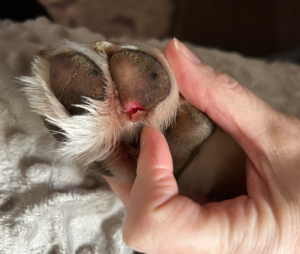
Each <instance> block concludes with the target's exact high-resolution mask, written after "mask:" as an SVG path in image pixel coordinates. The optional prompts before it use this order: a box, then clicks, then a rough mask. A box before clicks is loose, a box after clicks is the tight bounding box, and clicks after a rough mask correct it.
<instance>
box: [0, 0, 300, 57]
mask: <svg viewBox="0 0 300 254" xmlns="http://www.w3.org/2000/svg"><path fill="white" fill-rule="evenodd" d="M42 1H43V0H41V2H42ZM58 1H60V2H62V3H63V4H65V5H68V4H74V2H76V1H71V0H58ZM169 1H170V5H172V6H173V9H172V13H171V14H172V15H171V17H172V18H171V20H170V21H169V22H170V24H169V29H168V31H166V33H165V34H164V37H166V36H168V37H173V36H176V37H177V38H179V39H180V40H184V41H189V42H192V43H194V44H198V45H202V46H206V47H213V48H219V49H222V50H226V51H236V52H239V53H241V54H243V55H246V56H254V57H267V58H269V59H272V56H274V58H275V59H276V58H278V57H279V58H281V59H290V60H293V61H295V62H297V61H299V62H300V1H297V0H294V1H292V0H252V1H241V0H227V1H219V0H206V1H199V0H169ZM77 2H78V1H77ZM153 4H159V1H157V2H155V1H154V3H153ZM1 5H2V6H1V8H0V19H6V18H9V19H12V20H15V21H20V22H22V21H25V20H27V19H33V18H36V17H38V16H47V17H48V18H49V19H52V20H55V18H54V19H53V17H52V16H51V12H50V14H48V13H49V11H47V10H46V8H47V6H46V8H44V7H43V6H42V5H41V4H40V3H39V2H38V1H37V0H19V1H18V0H10V1H6V2H5V3H3V2H2V3H1ZM64 8H65V7H64ZM78 26H80V24H79V25H78ZM97 32H102V33H104V34H105V32H103V31H101V29H99V30H98V31H97ZM115 35H116V36H121V35H122V34H115ZM125 35H126V34H125ZM136 37H138V34H137V35H136ZM149 37H151V35H149ZM283 52H284V54H282V53H283Z"/></svg>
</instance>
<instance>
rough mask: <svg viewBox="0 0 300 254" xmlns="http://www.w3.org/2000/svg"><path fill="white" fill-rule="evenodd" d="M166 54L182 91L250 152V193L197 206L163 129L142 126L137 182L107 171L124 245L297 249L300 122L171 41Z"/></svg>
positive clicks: (162, 251) (158, 249)
mask: <svg viewBox="0 0 300 254" xmlns="http://www.w3.org/2000/svg"><path fill="white" fill-rule="evenodd" d="M165 56H166V58H167V60H168V62H169V64H170V66H171V68H172V70H173V71H174V73H175V76H176V79H177V82H178V86H179V90H180V92H181V94H182V95H183V96H184V97H185V98H186V100H187V101H189V102H190V103H191V104H192V105H194V106H195V107H196V108H198V109H199V110H200V111H202V112H204V113H206V114H207V115H208V116H209V117H210V118H211V119H212V120H213V121H214V122H215V123H216V124H217V125H219V126H220V127H221V128H223V129H224V130H225V131H226V132H227V133H229V134H230V135H231V136H232V137H233V138H234V139H235V140H236V141H237V142H238V143H239V145H240V146H241V147H242V148H243V149H244V151H245V152H246V153H247V155H248V159H247V164H246V169H245V170H246V173H247V191H248V196H239V197H237V198H234V199H231V200H226V201H223V202H215V203H208V204H205V205H200V204H198V203H195V202H194V201H192V200H190V199H188V198H186V197H183V196H180V195H178V187H177V184H176V180H175V178H174V176H173V166H172V157H171V154H170V151H169V148H168V144H167V143H166V140H165V138H164V136H163V135H162V133H160V132H158V131H157V130H154V129H152V128H150V127H145V128H144V129H143V131H142V134H141V141H140V142H141V150H140V156H139V159H138V166H137V177H136V179H135V181H134V183H132V184H129V183H121V182H117V181H116V180H114V179H113V178H109V177H106V179H107V181H108V183H109V184H110V186H111V187H112V189H113V190H114V191H115V192H116V193H117V195H118V196H119V197H120V199H121V200H122V202H123V203H124V206H125V208H126V210H127V218H126V220H125V223H124V227H123V238H124V241H125V243H126V244H127V245H128V246H129V247H131V248H132V249H135V250H137V251H140V252H144V253H147V254H152V253H157V254H168V253H170V254H171V253H172V254H174V253H224V254H225V253H228V254H229V253H239V254H240V253H243V254H246V253H249V254H250V253H251V254H253V253H256V254H260V253H270V254H277V253H284V254H286V253H290V254H293V253H299V252H300V121H299V120H298V119H296V118H294V117H292V116H289V115H285V114H281V113H279V112H277V111H275V110H273V109H272V108H271V107H270V106H268V105H267V104H266V103H265V102H263V101H262V100H260V99H259V98H258V97H257V96H256V95H254V94H252V93H251V92H250V91H249V90H247V89H246V88H245V87H243V86H241V85H239V84H238V83H237V82H236V81H235V80H233V79H232V78H230V77H229V76H227V75H226V74H222V73H219V72H217V71H215V70H213V69H212V68H211V67H210V66H207V65H206V64H203V63H201V62H200V60H199V59H198V58H196V56H195V55H193V53H192V52H190V51H189V50H188V49H187V48H186V47H185V46H184V45H183V44H182V43H181V42H179V41H177V40H176V39H174V40H171V41H170V42H169V43H168V45H167V47H166V50H165Z"/></svg>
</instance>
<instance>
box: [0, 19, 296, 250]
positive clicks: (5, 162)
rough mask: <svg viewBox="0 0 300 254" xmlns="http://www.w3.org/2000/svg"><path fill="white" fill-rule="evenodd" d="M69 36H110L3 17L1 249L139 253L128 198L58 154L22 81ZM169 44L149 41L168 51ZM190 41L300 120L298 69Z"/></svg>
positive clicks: (203, 55)
mask: <svg viewBox="0 0 300 254" xmlns="http://www.w3.org/2000/svg"><path fill="white" fill-rule="evenodd" d="M64 38H66V39H68V40H71V41H75V42H79V43H85V42H92V41H97V40H102V39H105V38H104V37H103V36H101V35H99V34H93V33H91V32H90V31H88V30H87V29H84V28H79V29H75V30H71V29H66V28H64V27H62V26H59V25H56V24H52V23H50V22H49V21H48V20H47V19H45V18H39V19H37V20H34V21H33V20H30V21H27V22H25V23H23V24H18V23H13V22H11V21H8V20H5V21H0V252H1V253H10V254H11V253H19V254H23V253H24V254H25V253H77V254H80V253H101V254H104V253H118V254H121V253H132V250H130V249H129V248H127V247H126V245H125V244H124V242H123V240H122V223H123V221H124V218H125V216H126V212H125V210H124V208H123V206H122V204H121V202H120V201H119V200H118V198H117V197H116V196H115V195H114V193H113V192H112V191H111V190H110V188H109V187H108V186H107V184H106V183H105V182H104V180H103V179H102V178H101V176H100V175H99V173H98V172H95V171H92V170H82V169H80V168H78V166H76V165H75V164H72V163H67V162H65V161H64V160H63V158H60V157H59V156H58V155H57V154H56V152H55V148H56V147H57V145H58V144H57V141H56V140H55V139H54V138H53V137H52V135H51V134H50V133H49V132H48V130H47V129H46V128H45V127H44V125H43V123H42V120H41V118H40V117H39V116H38V115H36V114H34V113H32V112H31V110H30V108H29V106H28V103H27V100H26V98H25V96H24V94H23V93H22V92H21V91H20V89H21V85H20V84H19V83H18V82H17V79H16V77H19V76H22V75H29V74H30V63H31V61H32V60H33V57H34V55H35V53H36V51H37V50H40V49H47V48H49V47H51V46H53V45H55V44H57V43H58V42H59V41H61V40H62V39H64ZM119 40H120V41H122V40H124V39H119ZM166 42H167V40H166V41H156V40H151V41H149V43H151V44H153V45H156V46H159V47H162V48H163V47H164V46H165V44H166ZM188 46H189V47H190V48H191V49H192V50H193V51H194V52H195V53H196V54H197V55H198V56H199V58H200V59H201V61H203V62H205V63H207V64H209V65H211V66H213V67H214V68H216V69H217V70H219V71H221V72H225V73H227V74H229V75H231V76H232V77H234V78H235V79H236V80H237V81H238V82H240V83H241V84H243V85H245V86H247V87H248V88H249V89H250V90H251V91H253V92H254V93H256V94H258V95H259V96H260V97H261V98H262V99H264V100H265V101H267V102H268V103H269V104H270V105H271V106H272V107H274V108H275V109H277V110H279V111H281V112H285V113H289V114H293V115H294V116H296V117H298V118H300V107H299V101H300V89H299V88H300V67H299V66H297V65H293V64H289V63H272V64H268V63H266V62H264V61H260V60H255V59H247V58H244V57H242V56H240V55H238V54H232V53H231V54H229V53H224V52H220V51H217V50H210V49H204V48H200V47H194V46H192V45H188Z"/></svg>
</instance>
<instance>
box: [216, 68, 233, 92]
mask: <svg viewBox="0 0 300 254" xmlns="http://www.w3.org/2000/svg"><path fill="white" fill-rule="evenodd" d="M214 76H215V83H216V84H217V85H222V86H225V87H228V88H232V89H233V88H236V87H238V82H237V81H236V80H234V79H233V78H232V77H230V76H228V75H227V74H225V73H222V72H219V71H216V70H215V71H214Z"/></svg>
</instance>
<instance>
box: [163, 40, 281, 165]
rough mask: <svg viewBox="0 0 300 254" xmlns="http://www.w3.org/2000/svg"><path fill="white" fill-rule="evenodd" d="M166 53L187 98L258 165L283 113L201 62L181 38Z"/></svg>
mask: <svg viewBox="0 0 300 254" xmlns="http://www.w3.org/2000/svg"><path fill="white" fill-rule="evenodd" d="M165 56H166V58H167V60H168V62H169V64H170V66H171V68H172V69H173V71H174V74H175V76H176V80H177V82H178V86H179V90H180V92H181V94H182V95H183V96H184V97H185V98H186V100H188V101H189V102H190V103H191V104H193V105H194V106H195V107H197V108H198V109H199V110H200V111H202V112H204V113H206V114H207V115H208V116H209V117H210V118H211V119H212V120H213V121H214V122H215V123H216V124H218V125H219V126H220V127H221V128H222V129H224V130H225V131H226V132H227V133H229V134H230V135H231V136H232V137H233V138H234V139H235V140H236V141H237V142H238V143H239V144H240V146H241V147H242V148H243V149H244V150H245V152H246V153H247V154H248V156H249V157H250V158H251V160H252V161H253V163H254V164H256V166H257V163H259V161H258V160H257V159H256V158H257V157H259V156H257V153H258V152H260V153H264V152H268V151H271V150H272V147H274V146H273V145H274V143H273V140H272V137H271V136H272V135H265V134H266V133H269V132H270V131H271V130H272V131H274V129H276V128H280V127H281V126H280V125H281V124H282V115H281V114H280V113H279V112H277V111H275V110H273V109H272V108H271V107H270V106H268V105H267V104H266V103H265V102H264V101H262V100H261V99H260V98H258V97H257V96H256V95H254V94H253V93H251V92H250V91H249V90H248V89H247V88H245V87H244V86H241V85H240V84H238V83H237V82H236V81H235V80H234V79H232V78H231V77H229V76H227V75H226V74H223V73H219V72H218V71H216V70H214V69H213V68H211V67H210V66H208V65H206V64H203V63H201V62H200V61H199V60H197V58H196V56H195V55H193V53H191V52H190V51H189V50H188V49H187V48H186V47H185V46H184V45H183V44H182V43H181V42H179V41H178V40H176V39H174V40H171V41H170V42H169V43H168V45H167V47H166V50H165ZM266 157H267V156H266Z"/></svg>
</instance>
